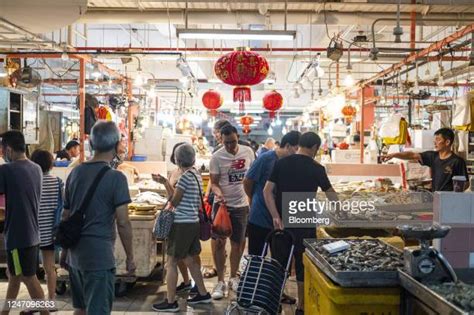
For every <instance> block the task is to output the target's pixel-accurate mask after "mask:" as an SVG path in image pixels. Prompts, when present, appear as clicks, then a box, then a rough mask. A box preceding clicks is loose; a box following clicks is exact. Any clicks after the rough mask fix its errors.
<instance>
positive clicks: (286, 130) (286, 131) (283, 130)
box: [281, 126, 288, 134]
mask: <svg viewBox="0 0 474 315" xmlns="http://www.w3.org/2000/svg"><path fill="white" fill-rule="evenodd" d="M281 133H282V134H287V133H288V129H286V126H285V127H283V128H282V129H281Z"/></svg>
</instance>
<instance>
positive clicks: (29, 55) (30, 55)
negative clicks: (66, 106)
mask: <svg viewBox="0 0 474 315" xmlns="http://www.w3.org/2000/svg"><path fill="white" fill-rule="evenodd" d="M68 56H69V58H73V59H79V60H84V61H86V62H89V63H95V64H97V65H98V66H99V69H100V70H101V71H102V72H106V73H108V74H109V75H110V76H113V77H117V78H119V79H121V80H126V77H124V76H123V75H121V74H120V73H119V72H117V71H115V70H113V69H110V68H109V67H107V66H106V65H104V64H103V63H101V62H99V61H96V60H94V58H93V57H91V56H89V55H85V54H69V55H68ZM7 58H43V59H60V58H61V54H41V53H36V54H35V53H27V54H23V53H17V54H8V55H7Z"/></svg>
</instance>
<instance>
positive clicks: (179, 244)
mask: <svg viewBox="0 0 474 315" xmlns="http://www.w3.org/2000/svg"><path fill="white" fill-rule="evenodd" d="M195 159H196V153H195V151H194V148H193V147H192V146H191V145H190V144H187V143H186V144H182V145H180V146H179V147H178V148H177V149H176V153H175V160H176V164H177V165H178V167H179V168H180V169H181V171H182V175H181V177H180V178H179V179H178V182H177V184H176V189H174V192H173V195H172V197H171V200H170V207H173V208H174V212H175V215H174V222H173V225H172V227H171V231H170V234H169V236H168V248H167V252H166V254H167V256H168V257H167V264H166V266H167V267H166V271H167V273H166V283H167V299H166V300H165V301H163V302H162V303H157V304H154V305H153V310H155V311H157V312H177V311H179V306H178V303H177V302H176V285H177V282H178V268H177V265H178V261H179V260H183V261H184V263H185V264H186V266H187V267H188V269H189V271H190V272H191V276H192V277H193V279H194V281H195V282H196V285H197V287H198V294H197V295H196V296H195V297H193V298H191V299H188V300H187V302H188V304H189V305H195V304H201V303H211V302H212V298H211V295H210V294H209V292H207V290H206V287H205V286H204V280H203V277H202V273H201V267H200V265H199V263H197V261H198V260H197V259H196V256H199V254H200V253H201V243H200V240H199V236H200V224H199V209H200V207H201V198H202V196H201V191H202V180H201V176H200V175H199V173H198V172H197V171H196V169H195V168H194V163H195Z"/></svg>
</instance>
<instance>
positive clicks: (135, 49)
mask: <svg viewBox="0 0 474 315" xmlns="http://www.w3.org/2000/svg"><path fill="white" fill-rule="evenodd" d="M75 49H76V50H77V51H79V52H85V53H87V51H94V52H99V51H103V52H107V51H109V52H124V53H129V52H130V53H133V52H137V53H140V52H152V51H156V52H160V51H163V52H180V51H198V52H199V51H203V52H205V51H210V52H220V51H223V52H229V51H234V48H219V49H216V48H210V47H182V48H181V47H180V48H179V49H178V50H173V49H170V48H169V47H99V46H91V47H89V46H88V47H75ZM326 50H327V47H298V48H287V47H279V48H278V47H277V48H269V47H265V48H262V47H261V48H252V51H281V52H284V51H288V52H293V51H314V52H324V51H326ZM344 51H348V49H347V48H344ZM352 51H359V52H363V51H370V49H368V48H351V52H352Z"/></svg>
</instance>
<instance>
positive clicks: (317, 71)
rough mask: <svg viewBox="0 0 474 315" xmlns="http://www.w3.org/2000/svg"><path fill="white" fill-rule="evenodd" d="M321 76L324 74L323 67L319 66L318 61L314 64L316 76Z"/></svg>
mask: <svg viewBox="0 0 474 315" xmlns="http://www.w3.org/2000/svg"><path fill="white" fill-rule="evenodd" d="M323 76H324V69H323V68H321V66H320V65H319V63H318V65H317V66H316V77H318V78H322V77H323Z"/></svg>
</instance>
